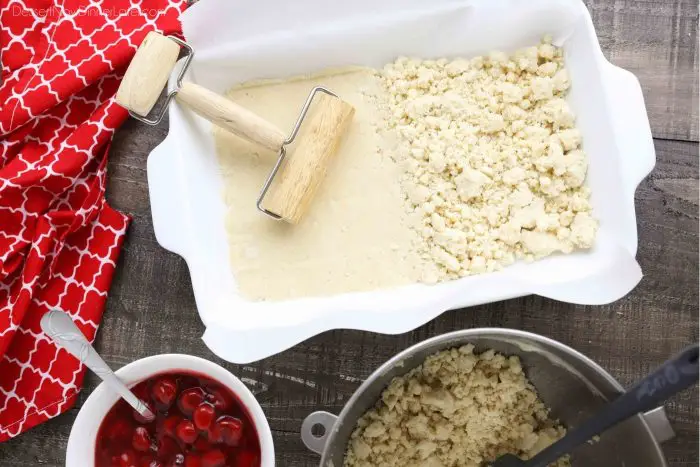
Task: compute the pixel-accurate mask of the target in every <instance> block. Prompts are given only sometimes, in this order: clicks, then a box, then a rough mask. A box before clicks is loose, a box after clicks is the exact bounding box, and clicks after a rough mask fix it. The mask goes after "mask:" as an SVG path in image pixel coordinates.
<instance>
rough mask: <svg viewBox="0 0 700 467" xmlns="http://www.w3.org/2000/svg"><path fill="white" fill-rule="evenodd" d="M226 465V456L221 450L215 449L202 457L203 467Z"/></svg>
mask: <svg viewBox="0 0 700 467" xmlns="http://www.w3.org/2000/svg"><path fill="white" fill-rule="evenodd" d="M224 464H226V456H225V455H224V453H223V452H221V450H220V449H214V450H213V451H209V452H207V453H205V454H204V455H203V456H202V467H221V466H223V465H224Z"/></svg>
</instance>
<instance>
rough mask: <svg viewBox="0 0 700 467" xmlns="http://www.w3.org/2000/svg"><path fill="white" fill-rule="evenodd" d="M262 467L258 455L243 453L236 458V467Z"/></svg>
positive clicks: (249, 452)
mask: <svg viewBox="0 0 700 467" xmlns="http://www.w3.org/2000/svg"><path fill="white" fill-rule="evenodd" d="M258 465H260V459H259V457H258V454H257V453H255V452H251V451H241V452H239V453H238V455H237V456H236V467H256V466H258Z"/></svg>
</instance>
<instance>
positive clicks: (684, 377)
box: [491, 344, 698, 467]
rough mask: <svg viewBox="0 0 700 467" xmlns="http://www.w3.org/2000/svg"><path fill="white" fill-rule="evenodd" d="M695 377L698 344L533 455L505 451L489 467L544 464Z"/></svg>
mask: <svg viewBox="0 0 700 467" xmlns="http://www.w3.org/2000/svg"><path fill="white" fill-rule="evenodd" d="M697 381H698V344H694V345H691V346H690V347H688V348H686V349H685V350H683V351H682V352H680V353H679V354H678V355H676V356H675V357H673V358H671V359H670V360H668V361H666V362H665V363H664V364H663V365H661V366H660V367H659V368H657V369H656V371H654V372H653V373H651V374H650V375H648V376H646V377H645V378H644V379H642V380H641V381H639V382H638V383H637V384H636V385H635V386H634V387H633V388H631V389H629V390H628V391H627V392H625V393H624V394H622V395H621V396H619V397H618V398H617V399H615V400H614V401H612V402H610V403H609V404H607V405H606V406H605V407H603V408H602V409H601V410H600V411H599V412H598V413H597V414H595V415H594V416H593V417H591V418H589V419H588V420H587V421H585V422H584V423H583V424H582V425H580V426H578V427H576V428H575V429H574V430H573V431H571V432H569V433H568V434H567V435H566V436H564V437H563V438H562V439H560V440H559V441H557V442H556V443H554V444H552V445H551V446H549V447H548V448H546V449H544V450H542V451H540V452H539V453H538V454H537V455H535V457H533V458H532V459H530V460H528V461H524V460H521V459H519V458H518V457H516V456H514V455H512V454H506V455H504V456H501V457H499V458H498V459H496V461H495V462H494V463H493V464H491V467H547V466H548V465H550V464H551V463H552V462H555V461H556V460H557V459H559V458H560V457H562V456H564V455H565V454H568V453H570V452H571V451H572V450H573V449H574V448H575V447H577V446H579V445H581V444H583V443H586V442H587V441H588V440H590V439H592V438H593V437H594V436H595V435H598V434H600V433H602V432H603V431H605V430H607V429H608V428H612V427H613V426H615V425H617V424H618V423H620V422H623V421H625V420H627V419H628V418H630V417H633V416H634V415H637V414H638V413H640V412H646V411H648V410H651V409H653V408H655V407H656V406H658V405H659V404H660V403H661V402H664V401H665V400H666V399H668V398H669V397H671V396H674V395H675V394H676V393H679V392H681V391H682V390H684V389H686V388H688V387H690V386H692V385H693V384H695V383H697Z"/></svg>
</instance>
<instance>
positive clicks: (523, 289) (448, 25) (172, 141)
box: [148, 0, 655, 363]
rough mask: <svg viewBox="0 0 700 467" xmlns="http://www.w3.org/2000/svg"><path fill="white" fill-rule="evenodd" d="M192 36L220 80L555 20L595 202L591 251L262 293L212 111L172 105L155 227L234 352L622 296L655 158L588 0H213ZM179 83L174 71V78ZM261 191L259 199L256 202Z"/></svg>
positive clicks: (545, 27) (490, 40)
mask: <svg viewBox="0 0 700 467" xmlns="http://www.w3.org/2000/svg"><path fill="white" fill-rule="evenodd" d="M183 26H184V31H185V36H186V38H187V40H188V42H190V43H191V44H192V45H193V46H194V48H195V50H196V51H197V53H196V55H195V59H194V61H193V66H192V68H191V72H190V73H189V77H188V79H191V80H193V81H195V82H197V83H199V84H202V85H205V86H208V87H210V88H211V89H213V90H215V91H218V92H223V91H225V89H227V88H229V87H231V86H232V85H234V84H236V83H239V82H243V81H246V80H250V79H256V78H281V77H287V76H290V75H295V74H300V73H306V72H311V71H319V70H322V69H324V68H329V67H339V66H344V65H368V66H376V67H379V66H382V65H384V64H385V63H387V62H390V61H392V60H393V59H395V58H396V57H397V56H399V55H411V56H418V57H421V58H436V57H455V56H466V57H469V56H474V55H479V54H483V53H487V52H489V51H491V50H505V51H513V50H515V49H517V48H519V47H523V46H528V45H534V44H536V43H537V42H538V41H539V40H540V38H541V37H542V36H543V35H544V34H552V35H553V37H554V38H555V43H557V44H560V45H562V46H563V47H564V51H565V59H566V63H567V67H568V69H569V72H570V75H571V81H572V88H571V92H570V94H569V102H570V105H571V107H572V109H573V110H574V112H575V114H576V116H577V126H578V127H579V129H580V130H581V132H582V134H583V141H584V149H585V150H586V152H587V154H588V156H589V160H590V169H589V173H588V179H587V183H588V184H589V186H590V187H591V189H592V193H593V194H592V200H591V201H592V204H593V207H594V215H595V216H596V217H597V218H598V219H599V220H600V230H599V233H598V237H597V240H596V246H595V248H593V249H592V250H591V251H588V252H580V253H576V254H573V255H566V256H564V255H562V256H554V257H550V258H548V259H545V260H542V261H538V262H535V263H532V264H524V263H523V264H516V265H514V266H512V267H509V268H506V269H504V270H503V271H500V272H496V273H492V274H486V275H481V276H472V277H467V278H463V279H460V280H457V281H453V282H449V283H443V284H438V285H435V286H423V285H413V286H407V287H402V288H396V289H391V290H381V291H376V292H369V293H353V294H345V295H340V296H333V297H326V298H309V299H301V300H293V301H285V302H276V303H266V302H259V303H252V302H248V301H245V300H243V299H242V298H241V297H239V296H238V294H237V290H236V283H235V279H234V277H233V275H232V272H231V269H230V267H229V261H228V256H229V255H228V245H227V240H226V232H225V229H224V212H225V206H224V203H223V200H222V197H221V188H222V187H221V184H222V181H221V178H220V176H219V169H218V163H217V160H216V154H215V150H214V141H213V137H212V136H211V126H210V124H209V123H208V122H206V121H204V120H203V119H201V118H199V117H197V116H195V115H194V114H192V113H191V112H189V111H188V110H186V109H184V108H182V107H179V106H177V105H173V106H172V107H171V109H170V133H169V134H168V136H167V138H166V139H165V141H164V142H163V143H162V144H161V145H160V146H158V147H157V148H156V149H155V150H154V151H153V152H152V153H151V155H150V157H149V159H148V182H149V188H150V196H151V207H152V211H153V224H154V228H155V233H156V237H157V239H158V242H159V243H160V244H161V245H162V246H163V247H164V248H166V249H168V250H170V251H173V252H175V253H177V254H179V255H181V256H182V257H183V258H185V260H186V261H187V264H188V266H189V269H190V274H191V277H192V286H193V289H194V294H195V298H196V302H197V308H198V311H199V314H200V316H201V319H202V320H203V322H204V323H205V325H206V326H207V330H206V332H205V334H204V337H203V338H204V341H205V342H206V344H207V345H208V346H209V347H210V349H211V350H212V351H213V352H215V353H216V354H217V355H219V356H220V357H222V358H224V359H226V360H229V361H233V362H238V363H245V362H249V361H254V360H257V359H261V358H264V357H267V356H270V355H273V354H275V353H277V352H280V351H282V350H284V349H286V348H288V347H290V346H292V345H294V344H296V343H298V342H300V341H302V340H304V339H306V338H308V337H311V336H313V335H315V334H317V333H320V332H323V331H326V330H330V329H337V328H353V329H364V330H369V331H374V332H382V333H400V332H405V331H408V330H410V329H413V328H415V327H417V326H419V325H421V324H423V323H425V322H427V321H428V320H430V319H432V318H434V317H436V316H437V315H439V314H440V313H442V312H444V311H445V310H448V309H453V308H460V307H466V306H471V305H477V304H482V303H487V302H492V301H497V300H503V299H506V298H512V297H517V296H523V295H527V294H538V295H542V296H546V297H551V298H554V299H557V300H561V301H565V302H571V303H580V304H603V303H608V302H611V301H614V300H617V299H619V298H620V297H622V296H624V295H625V294H627V293H628V292H629V291H630V290H632V289H633V288H634V287H635V286H636V284H637V283H638V282H639V280H640V279H641V270H640V268H639V265H638V264H637V262H636V261H635V259H634V255H635V254H636V251H637V230H636V220H635V213H634V192H635V189H636V187H637V185H638V184H639V182H640V181H641V180H642V179H643V178H644V177H645V176H646V175H647V174H648V173H649V172H650V171H651V169H652V168H653V166H654V163H655V153H654V146H653V141H652V137H651V131H650V128H649V122H648V118H647V115H646V110H645V107H644V101H643V97H642V92H641V89H640V86H639V82H638V81H637V79H636V78H635V77H634V76H633V75H632V74H631V73H629V72H627V71H624V70H622V69H620V68H617V67H615V66H613V65H611V64H610V63H609V62H608V61H607V60H606V59H605V58H604V56H603V54H602V52H601V50H600V46H599V44H598V40H597V38H596V35H595V31H594V29H593V25H592V22H591V18H590V15H589V14H588V11H587V10H586V8H585V6H584V4H583V3H582V2H580V1H571V0H531V1H528V2H524V1H520V0H503V1H488V0H484V1H449V0H440V1H436V0H433V1H432V2H426V1H425V0H403V1H398V0H382V1H381V2H376V1H374V0H355V1H353V2H343V3H341V2H328V1H325V0H307V1H296V2H284V1H282V0H245V1H243V0H238V1H236V2H230V1H229V0H203V1H201V2H199V3H197V4H195V5H194V6H193V7H192V8H191V9H190V10H188V11H187V12H186V13H185V15H184V17H183ZM173 84H174V83H171V87H172V86H173ZM252 202H253V200H251V203H252Z"/></svg>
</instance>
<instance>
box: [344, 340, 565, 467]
mask: <svg viewBox="0 0 700 467" xmlns="http://www.w3.org/2000/svg"><path fill="white" fill-rule="evenodd" d="M565 433H566V430H565V429H564V428H562V427H561V426H559V425H558V424H557V422H555V421H553V420H551V419H550V418H549V411H548V409H547V408H546V407H545V406H544V404H543V403H542V402H541V401H540V400H539V398H538V396H537V393H536V391H535V389H534V388H533V386H532V385H531V384H530V382H529V381H528V380H527V378H526V377H525V374H524V372H523V369H522V367H521V364H520V360H519V359H518V358H517V357H505V356H503V355H501V354H498V353H496V352H494V351H493V350H489V351H486V352H484V353H482V354H480V355H476V354H475V353H474V346H472V345H465V346H463V347H460V348H453V349H450V350H446V351H442V352H439V353H437V354H434V355H431V356H429V357H428V358H427V359H426V360H425V362H424V363H423V364H422V365H421V366H419V367H417V368H414V369H413V370H411V371H409V372H408V373H407V374H406V375H404V376H401V377H397V378H394V379H393V380H392V381H391V383H390V384H389V386H388V387H387V388H386V389H385V390H384V392H383V393H382V395H381V399H380V400H379V401H378V402H377V404H376V406H375V407H374V408H373V409H371V410H370V411H368V412H367V413H366V414H364V415H363V416H362V417H361V418H360V419H359V421H358V422H357V427H356V429H355V430H354V432H353V433H352V435H351V437H350V441H349V443H348V447H347V452H346V456H345V461H344V466H345V467H419V466H420V467H456V466H460V467H481V466H482V465H485V463H487V462H492V461H494V460H495V459H496V458H497V457H498V456H500V455H502V454H506V453H512V454H516V455H518V456H520V457H521V458H522V459H528V458H530V457H532V456H533V455H535V454H536V453H538V452H539V451H541V450H542V449H544V448H545V447H547V446H549V445H550V444H552V443H553V442H554V441H556V440H558V439H559V438H561V437H562V436H564V434H565ZM553 465H555V466H557V467H568V466H569V465H570V462H569V460H568V459H562V460H560V461H558V462H557V463H556V464H553Z"/></svg>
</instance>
